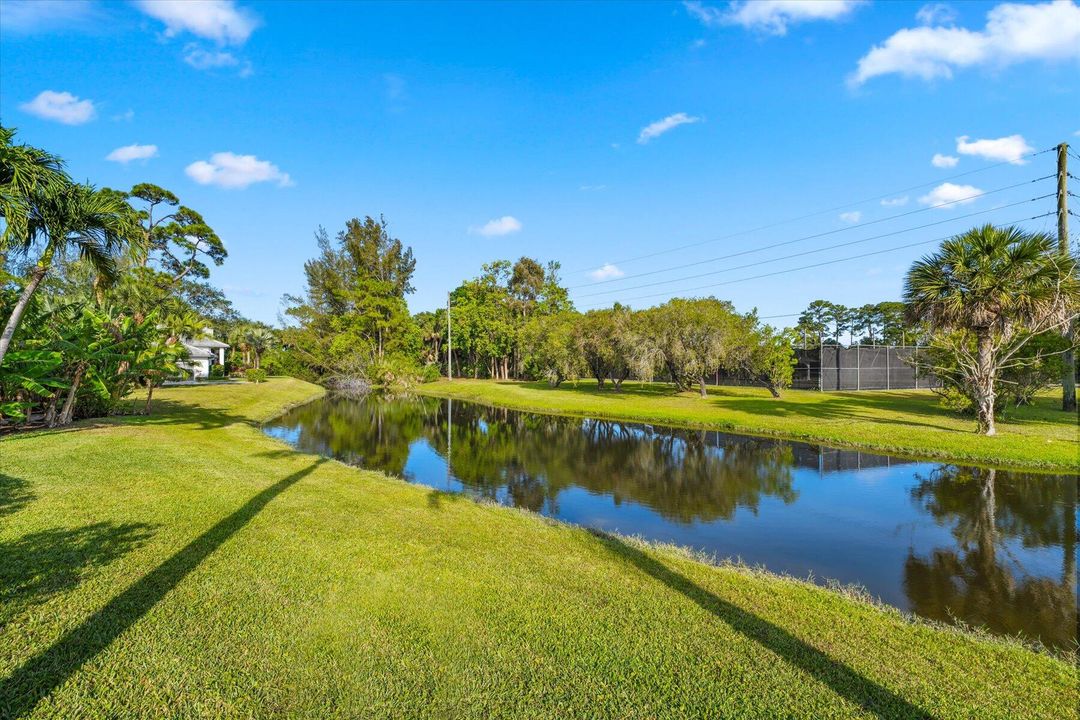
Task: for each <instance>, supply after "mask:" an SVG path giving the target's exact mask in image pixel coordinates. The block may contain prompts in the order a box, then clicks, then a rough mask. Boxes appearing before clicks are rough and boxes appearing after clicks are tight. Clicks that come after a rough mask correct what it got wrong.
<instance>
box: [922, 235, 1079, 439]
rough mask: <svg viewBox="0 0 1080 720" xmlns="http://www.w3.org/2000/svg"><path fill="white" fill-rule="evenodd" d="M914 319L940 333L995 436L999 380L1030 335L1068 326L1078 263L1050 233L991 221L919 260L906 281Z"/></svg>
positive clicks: (960, 381)
mask: <svg viewBox="0 0 1080 720" xmlns="http://www.w3.org/2000/svg"><path fill="white" fill-rule="evenodd" d="M904 302H905V303H906V305H907V314H908V319H909V320H911V321H912V322H924V323H926V324H927V326H928V327H929V328H930V329H931V330H932V331H934V332H935V337H934V341H933V343H934V344H937V345H938V346H939V347H940V348H942V349H944V350H946V351H947V352H948V355H949V356H950V358H951V360H953V361H954V362H955V366H954V367H950V368H936V367H935V368H934V371H935V372H936V373H938V374H939V376H945V377H946V378H947V379H950V380H953V381H954V382H956V384H957V385H958V386H959V387H960V388H961V389H962V391H963V392H964V393H965V394H966V395H967V396H968V398H969V399H970V400H971V401H972V403H973V404H974V406H975V408H976V411H977V413H978V430H979V432H983V433H985V434H987V435H994V434H995V432H996V430H995V427H994V401H995V397H996V382H997V379H998V376H999V374H1000V373H1001V371H1002V370H1003V369H1006V368H1008V367H1011V366H1012V365H1013V364H1015V356H1016V353H1017V352H1018V351H1019V350H1020V348H1021V347H1023V346H1024V345H1025V344H1026V343H1027V342H1028V341H1029V340H1030V339H1031V338H1033V337H1035V336H1036V335H1038V334H1040V333H1044V332H1048V331H1052V330H1057V329H1061V328H1064V327H1066V326H1067V325H1068V323H1069V321H1070V319H1071V318H1074V317H1075V316H1076V314H1077V309H1078V307H1080V282H1078V280H1077V276H1076V261H1075V259H1074V258H1072V257H1068V256H1062V255H1061V254H1060V253H1059V252H1058V251H1057V248H1056V245H1055V242H1054V240H1053V239H1052V238H1051V237H1050V236H1049V235H1047V234H1046V233H1028V232H1025V231H1023V230H1021V229H1020V228H1016V227H1006V228H998V227H994V226H993V225H984V226H982V227H978V228H973V229H971V230H969V231H967V232H966V233H964V234H962V235H958V236H956V237H954V238H951V239H949V240H946V241H945V242H944V243H942V245H941V249H940V250H939V251H938V252H937V253H935V254H933V255H930V256H927V257H924V258H923V259H921V260H919V261H917V262H916V263H915V264H914V265H912V267H911V270H909V271H908V274H907V279H906V281H905V286H904Z"/></svg>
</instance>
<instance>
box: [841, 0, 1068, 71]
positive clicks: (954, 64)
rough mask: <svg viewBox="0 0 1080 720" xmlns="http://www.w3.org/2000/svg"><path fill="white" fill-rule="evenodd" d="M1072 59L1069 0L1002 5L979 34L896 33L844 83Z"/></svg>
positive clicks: (941, 29)
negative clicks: (984, 66)
mask: <svg viewBox="0 0 1080 720" xmlns="http://www.w3.org/2000/svg"><path fill="white" fill-rule="evenodd" d="M931 21H932V22H935V23H939V22H945V21H944V20H942V19H940V18H938V19H933V18H932V19H931ZM1076 59H1080V6H1078V5H1077V4H1076V3H1074V2H1072V0H1054V1H1053V2H1046V3H1041V4H1038V5H1021V4H1016V3H1002V4H1000V5H997V6H995V7H994V8H992V9H991V10H990V12H989V13H987V15H986V26H985V27H984V28H983V29H982V30H968V29H966V28H960V27H953V26H951V25H947V26H946V25H937V24H935V25H933V26H929V25H924V26H922V27H917V28H904V29H902V30H899V31H897V32H896V33H894V34H893V35H892V36H891V37H889V38H888V39H886V40H885V42H883V43H882V44H880V45H875V46H874V47H873V48H871V49H870V52H868V53H867V54H866V55H864V56H863V57H862V58H860V59H859V62H858V66H857V68H856V70H855V72H854V73H853V74H852V75H851V76H850V77H849V78H848V82H849V83H850V84H851V85H853V86H857V85H861V84H863V83H865V82H866V81H867V80H870V79H871V78H875V77H879V76H882V75H890V74H896V75H901V76H905V77H914V78H920V79H922V80H934V79H937V78H946V79H948V78H951V77H952V76H953V71H954V70H957V69H961V68H968V67H977V66H980V65H987V66H993V67H997V68H1000V67H1006V66H1008V65H1014V64H1016V63H1020V62H1026V61H1032V60H1041V61H1044V62H1054V61H1066V60H1076Z"/></svg>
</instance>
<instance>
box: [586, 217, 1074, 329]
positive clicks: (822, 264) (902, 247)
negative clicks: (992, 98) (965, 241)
mask: <svg viewBox="0 0 1080 720" xmlns="http://www.w3.org/2000/svg"><path fill="white" fill-rule="evenodd" d="M1056 214H1057V213H1056V212H1048V213H1043V214H1042V215H1034V216H1032V217H1028V218H1020V219H1018V220H1010V221H1009V222H1007V223H1004V224H1005V225H1014V224H1016V223H1019V222H1026V221H1031V220H1039V219H1041V218H1044V217H1048V216H1050V215H1056ZM950 237H952V236H951V235H946V236H944V237H939V238H933V239H930V240H920V241H918V242H913V243H908V244H907V245H897V246H896V247H891V248H885V249H884V250H874V251H872V252H868V253H862V254H860V255H851V256H848V257H842V258H834V259H832V260H825V261H823V262H819V263H814V264H812V265H802V266H800V267H795V268H787V269H785V270H776V271H775V272H769V273H762V274H760V275H751V276H749V277H744V278H736V279H734V280H725V281H724V282H720V283H712V284H710V285H700V286H697V287H692V288H682V289H680V290H678V291H677V292H680V293H686V292H694V291H697V290H708V289H711V288H715V287H720V286H722V285H732V284H735V283H740V282H748V281H750V280H760V279H762V278H767V277H773V276H776V275H784V274H786V273H790V272H798V271H801V270H811V269H813V268H819V267H825V266H826V265H834V264H836V263H841V262H849V261H851V260H859V259H861V258H866V257H872V256H874V255H883V254H885V253H890V252H895V251H897V250H906V249H908V248H913V247H918V246H920V245H928V244H929V243H934V242H943V241H945V240H948V239H949V238H950ZM670 295H671V293H668V292H659V293H651V294H649V295H640V296H638V297H634V298H626V299H623V300H617V301H616V302H633V301H635V300H646V299H649V298H654V297H660V296H670ZM606 305H607V303H602V304H597V305H592V306H590V307H588V308H585V309H587V310H591V309H594V308H597V307H606Z"/></svg>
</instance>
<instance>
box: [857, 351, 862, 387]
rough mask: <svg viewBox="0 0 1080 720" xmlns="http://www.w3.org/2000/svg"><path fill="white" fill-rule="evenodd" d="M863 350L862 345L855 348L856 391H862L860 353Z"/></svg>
mask: <svg viewBox="0 0 1080 720" xmlns="http://www.w3.org/2000/svg"><path fill="white" fill-rule="evenodd" d="M861 349H862V343H859V344H858V345H856V346H855V389H856V390H862V359H861V357H860V355H861V353H860V352H859V351H860V350H861Z"/></svg>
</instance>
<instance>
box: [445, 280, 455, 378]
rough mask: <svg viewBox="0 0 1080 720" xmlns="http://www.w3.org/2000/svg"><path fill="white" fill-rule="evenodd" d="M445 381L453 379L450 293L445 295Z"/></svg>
mask: <svg viewBox="0 0 1080 720" xmlns="http://www.w3.org/2000/svg"><path fill="white" fill-rule="evenodd" d="M446 379H447V380H453V379H454V336H453V335H452V334H451V333H450V293H446Z"/></svg>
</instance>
